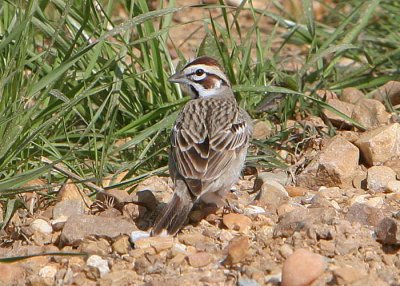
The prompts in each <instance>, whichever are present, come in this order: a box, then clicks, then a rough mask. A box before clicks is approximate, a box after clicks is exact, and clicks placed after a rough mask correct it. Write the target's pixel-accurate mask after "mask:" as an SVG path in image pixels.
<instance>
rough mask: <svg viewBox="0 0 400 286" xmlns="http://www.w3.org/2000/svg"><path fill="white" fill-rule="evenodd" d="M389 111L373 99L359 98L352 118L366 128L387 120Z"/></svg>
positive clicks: (381, 123) (376, 125) (384, 122)
mask: <svg viewBox="0 0 400 286" xmlns="http://www.w3.org/2000/svg"><path fill="white" fill-rule="evenodd" d="M389 116H390V115H389V113H388V112H387V111H386V108H385V106H384V105H383V104H382V103H381V102H379V101H378V100H375V99H366V98H364V99H361V100H360V101H358V102H357V103H356V104H355V106H354V110H353V115H352V118H353V119H354V120H356V121H357V122H358V123H360V124H361V125H363V126H364V127H365V128H367V129H372V128H375V127H378V126H380V125H383V124H386V123H387V122H388V120H389Z"/></svg>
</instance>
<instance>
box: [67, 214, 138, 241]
mask: <svg viewBox="0 0 400 286" xmlns="http://www.w3.org/2000/svg"><path fill="white" fill-rule="evenodd" d="M134 230H137V228H136V226H135V225H134V224H132V223H130V222H128V221H127V220H125V219H123V218H122V217H99V216H91V215H74V216H71V217H69V219H68V220H67V222H66V223H65V226H64V228H63V230H62V233H61V237H60V241H61V243H62V244H64V245H78V244H79V243H80V242H81V241H82V240H83V239H84V238H85V237H88V236H96V237H104V238H109V239H112V238H116V237H118V236H120V235H121V234H126V235H129V234H130V233H131V232H132V231H134Z"/></svg>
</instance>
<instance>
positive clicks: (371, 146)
mask: <svg viewBox="0 0 400 286" xmlns="http://www.w3.org/2000/svg"><path fill="white" fill-rule="evenodd" d="M355 144H356V145H357V146H358V148H360V151H361V154H362V157H363V158H364V160H365V161H366V162H367V164H368V165H369V166H374V165H379V164H383V163H384V162H386V161H388V160H389V159H390V158H391V157H395V156H400V124H399V123H393V124H390V125H386V126H382V127H379V128H376V129H373V130H370V131H367V132H365V133H363V134H362V135H361V136H360V138H359V139H358V140H357V141H356V142H355Z"/></svg>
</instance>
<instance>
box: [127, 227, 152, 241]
mask: <svg viewBox="0 0 400 286" xmlns="http://www.w3.org/2000/svg"><path fill="white" fill-rule="evenodd" d="M149 236H150V233H149V232H147V231H141V230H134V231H132V232H131V234H130V235H129V240H130V241H131V242H132V243H135V241H136V240H138V239H141V238H145V237H149Z"/></svg>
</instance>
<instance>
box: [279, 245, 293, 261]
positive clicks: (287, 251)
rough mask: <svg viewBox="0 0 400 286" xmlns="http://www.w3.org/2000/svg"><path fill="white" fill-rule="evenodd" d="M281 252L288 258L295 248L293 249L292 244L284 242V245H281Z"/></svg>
mask: <svg viewBox="0 0 400 286" xmlns="http://www.w3.org/2000/svg"><path fill="white" fill-rule="evenodd" d="M279 253H280V255H282V257H283V258H285V259H286V258H288V257H289V256H290V255H292V254H293V249H292V247H291V246H290V245H288V244H286V243H285V244H283V245H282V246H281V248H280V249H279Z"/></svg>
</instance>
